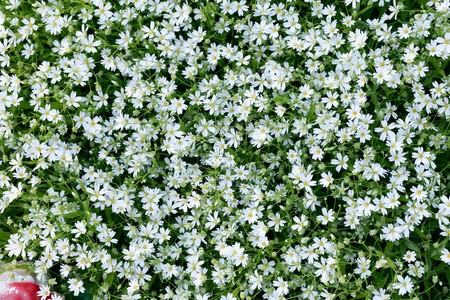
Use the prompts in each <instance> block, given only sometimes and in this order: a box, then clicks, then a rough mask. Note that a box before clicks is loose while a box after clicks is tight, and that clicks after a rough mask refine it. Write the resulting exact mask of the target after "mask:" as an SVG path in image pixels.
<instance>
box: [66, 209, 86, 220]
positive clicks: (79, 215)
mask: <svg viewBox="0 0 450 300" xmlns="http://www.w3.org/2000/svg"><path fill="white" fill-rule="evenodd" d="M83 215H84V212H83V211H81V210H79V211H74V212H71V213H68V214H65V215H64V217H65V218H76V217H81V216H83Z"/></svg>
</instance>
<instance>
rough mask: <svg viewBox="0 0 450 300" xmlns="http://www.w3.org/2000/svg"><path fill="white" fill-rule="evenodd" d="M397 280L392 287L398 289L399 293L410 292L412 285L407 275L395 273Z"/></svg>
mask: <svg viewBox="0 0 450 300" xmlns="http://www.w3.org/2000/svg"><path fill="white" fill-rule="evenodd" d="M397 280H398V283H395V284H394V288H395V289H398V290H399V291H398V294H399V295H404V294H407V293H408V294H409V293H411V292H412V289H413V287H414V285H413V283H412V281H411V278H410V277H409V276H405V277H403V276H402V275H397Z"/></svg>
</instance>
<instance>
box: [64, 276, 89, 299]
mask: <svg viewBox="0 0 450 300" xmlns="http://www.w3.org/2000/svg"><path fill="white" fill-rule="evenodd" d="M67 282H68V283H69V290H70V291H72V292H73V294H74V295H75V296H78V294H80V293H84V290H85V288H84V287H83V281H82V280H78V279H76V278H70V279H69V280H68V281H67Z"/></svg>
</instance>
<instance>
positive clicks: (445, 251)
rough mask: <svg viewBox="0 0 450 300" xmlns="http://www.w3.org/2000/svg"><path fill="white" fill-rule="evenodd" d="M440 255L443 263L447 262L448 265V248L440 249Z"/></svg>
mask: <svg viewBox="0 0 450 300" xmlns="http://www.w3.org/2000/svg"><path fill="white" fill-rule="evenodd" d="M441 253H442V255H441V260H442V261H443V262H445V263H447V264H448V265H450V251H448V249H446V248H444V249H442V252H441Z"/></svg>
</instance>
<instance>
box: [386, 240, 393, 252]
mask: <svg viewBox="0 0 450 300" xmlns="http://www.w3.org/2000/svg"><path fill="white" fill-rule="evenodd" d="M393 247H394V244H393V243H392V242H387V245H386V248H384V253H390V252H391V251H392V248H393Z"/></svg>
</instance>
